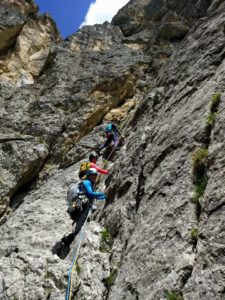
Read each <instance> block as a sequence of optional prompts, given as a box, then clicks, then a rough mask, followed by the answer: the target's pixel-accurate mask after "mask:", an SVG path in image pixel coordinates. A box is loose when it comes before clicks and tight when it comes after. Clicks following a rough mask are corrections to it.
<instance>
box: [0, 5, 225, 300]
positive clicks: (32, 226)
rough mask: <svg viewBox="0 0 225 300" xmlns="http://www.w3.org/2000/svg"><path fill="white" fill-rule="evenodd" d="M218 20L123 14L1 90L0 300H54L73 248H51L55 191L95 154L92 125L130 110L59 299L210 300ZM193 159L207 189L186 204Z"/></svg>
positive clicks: (55, 234)
mask: <svg viewBox="0 0 225 300" xmlns="http://www.w3.org/2000/svg"><path fill="white" fill-rule="evenodd" d="M21 3H22V2H21ZM20 11H22V12H23V11H24V13H25V9H24V10H23V9H22V8H21V9H20ZM224 12H225V4H224V1H219V0H215V1H203V0H202V1H197V0H196V1H194V0H193V1H189V2H187V1H153V0H152V1H150V0H135V1H131V2H130V3H128V4H127V5H126V6H125V7H124V8H123V9H121V10H120V11H119V13H118V15H117V16H115V17H114V19H113V22H112V24H109V23H105V24H103V25H95V26H85V27H83V28H82V29H81V30H79V31H78V32H77V33H76V34H74V35H72V36H71V37H69V38H68V39H66V40H65V41H62V42H60V40H59V39H58V38H57V37H54V38H53V39H52V45H51V47H50V48H49V44H47V46H46V49H49V52H48V55H47V58H44V60H45V63H44V66H42V68H41V72H40V73H39V75H38V76H37V77H36V78H35V80H34V83H33V84H32V85H29V86H27V85H22V86H20V87H16V86H12V85H11V84H10V85H8V84H6V82H5V80H2V82H1V85H2V88H1V92H0V105H1V112H0V121H1V136H0V155H1V165H0V172H1V177H0V215H1V227H0V233H1V236H2V243H1V246H0V298H1V299H4V300H13V299H25V300H29V299H32V300H36V299H51V300H60V299H64V298H65V292H66V288H67V279H68V275H67V274H68V273H67V272H68V270H69V267H70V265H71V262H72V259H73V256H74V251H75V246H76V242H77V239H76V240H75V241H74V242H73V244H72V245H71V248H70V252H69V254H68V255H67V257H66V258H65V259H63V255H61V259H60V257H58V256H57V255H56V254H54V249H55V248H56V247H57V245H58V244H59V243H60V241H61V239H62V237H63V236H65V235H67V234H69V233H71V231H72V230H73V225H71V220H70V218H69V216H68V215H67V213H66V192H67V189H68V185H69V183H70V182H71V181H73V180H77V172H78V169H79V164H80V162H81V161H83V160H84V159H87V157H88V155H89V154H90V153H91V152H92V151H93V148H95V147H96V146H97V145H98V144H99V143H101V142H102V141H103V135H102V127H103V125H104V120H105V119H107V118H109V119H107V120H110V116H111V118H112V119H113V118H115V116H114V114H117V116H119V115H120V113H121V112H122V111H123V107H124V106H123V105H124V103H125V104H126V103H130V102H131V103H137V102H138V106H137V107H136V109H133V110H130V112H129V114H128V115H126V113H127V112H128V111H129V110H125V112H126V113H125V114H124V111H123V113H122V116H123V118H124V119H121V117H120V118H118V119H119V120H121V121H122V122H121V124H120V125H121V128H122V133H123V135H124V136H125V141H124V142H123V144H122V146H121V147H120V149H119V151H116V153H115V155H114V159H113V163H111V164H110V165H109V167H111V168H110V174H109V176H108V178H107V179H106V182H104V180H102V182H101V184H100V186H99V189H100V190H103V189H104V188H105V187H107V188H108V199H107V201H106V203H105V205H104V203H102V204H99V205H100V206H99V209H98V211H97V212H96V213H95V214H94V215H93V216H92V217H91V221H90V222H88V226H87V229H86V233H85V237H84V241H83V244H82V247H81V249H80V255H79V259H78V266H77V267H76V272H75V274H74V277H73V283H72V285H73V289H72V299H82V300H89V299H90V300H91V299H99V300H103V299H104V300H106V299H108V300H111V299H113V300H114V299H117V300H120V299H121V300H122V299H126V300H132V299H135V300H137V299H144V300H145V299H146V300H148V299H149V300H150V299H154V300H155V299H160V300H162V299H170V300H171V299H177V300H178V299H179V300H180V299H185V300H186V299H187V300H189V299H193V300H194V299H196V300H198V299H199V300H202V299H207V300H209V299H210V300H211V299H216V300H217V299H218V300H220V299H223V298H224V295H225V292H224V291H225V283H224V273H225V268H224V247H225V242H224V207H225V206H224V200H223V198H224V184H223V182H224V152H223V151H225V148H224V139H223V137H224V101H223V99H224V86H225V79H224V78H225V76H224V67H225V65H224V64H225V62H224V58H225V55H224V53H225V44H224V21H225V13H224ZM25 14H26V13H25ZM35 20H36V21H34V22H39V21H40V20H39V19H38V18H37V19H35ZM38 24H39V23H38ZM34 25H35V24H34ZM33 28H35V26H34V27H33ZM47 28H49V21H48V22H46V31H47ZM42 29H43V28H42ZM43 30H44V29H43ZM54 34H56V31H54ZM28 44H29V40H28ZM1 59H2V61H4V59H5V57H4V56H2V57H1ZM18 76H20V75H18V74H17V79H18ZM215 93H221V102H220V103H219V106H218V112H217V114H215V115H214V116H213V117H214V118H215V120H214V124H213V125H210V126H209V124H207V119H209V118H208V117H209V116H211V115H210V103H211V98H212V95H213V94H215ZM211 117H212V116H211ZM115 119H117V118H115ZM202 147H204V148H207V149H208V153H209V154H208V158H207V170H206V172H207V179H208V180H207V186H206V188H205V189H204V190H203V192H202V195H201V197H200V199H199V202H198V203H197V204H196V203H193V198H194V195H195V188H196V186H195V185H196V182H195V181H194V177H195V176H197V175H196V174H193V172H194V165H193V153H195V151H196V149H199V148H202ZM101 163H103V161H101ZM105 230H106V231H107V232H108V233H109V236H110V238H109V240H108V241H104V238H103V234H102V232H103V231H105ZM193 232H194V233H195V235H194V234H193ZM102 243H104V247H103V246H102ZM64 250H65V249H62V251H64Z"/></svg>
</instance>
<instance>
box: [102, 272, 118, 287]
mask: <svg viewBox="0 0 225 300" xmlns="http://www.w3.org/2000/svg"><path fill="white" fill-rule="evenodd" d="M117 274H118V271H117V269H114V270H111V272H110V275H109V277H107V278H104V279H103V283H104V285H105V287H106V288H107V290H108V289H109V288H110V287H111V286H113V284H114V282H115V280H116V277H117Z"/></svg>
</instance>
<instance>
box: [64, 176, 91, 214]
mask: <svg viewBox="0 0 225 300" xmlns="http://www.w3.org/2000/svg"><path fill="white" fill-rule="evenodd" d="M87 201H88V198H87V196H86V193H85V190H84V188H83V182H82V181H78V182H72V183H71V184H70V186H69V189H68V192H67V206H68V208H67V212H68V213H69V214H72V213H74V211H79V212H81V211H82V210H83V204H84V203H86V202H87Z"/></svg>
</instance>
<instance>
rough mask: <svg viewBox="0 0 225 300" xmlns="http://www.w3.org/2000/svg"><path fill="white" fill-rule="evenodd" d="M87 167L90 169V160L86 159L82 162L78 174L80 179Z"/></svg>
mask: <svg viewBox="0 0 225 300" xmlns="http://www.w3.org/2000/svg"><path fill="white" fill-rule="evenodd" d="M89 169H90V162H87V161H84V162H82V163H81V165H80V170H79V174H78V176H79V178H80V179H82V178H83V177H84V176H85V175H86V173H87V171H88V170H89Z"/></svg>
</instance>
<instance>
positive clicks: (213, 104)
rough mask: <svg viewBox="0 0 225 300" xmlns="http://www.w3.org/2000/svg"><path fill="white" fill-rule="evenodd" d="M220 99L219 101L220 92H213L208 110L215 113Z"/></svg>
mask: <svg viewBox="0 0 225 300" xmlns="http://www.w3.org/2000/svg"><path fill="white" fill-rule="evenodd" d="M220 101H221V94H220V93H215V94H213V95H212V98H211V105H210V111H211V112H212V113H217V111H218V106H219V104H220Z"/></svg>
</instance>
